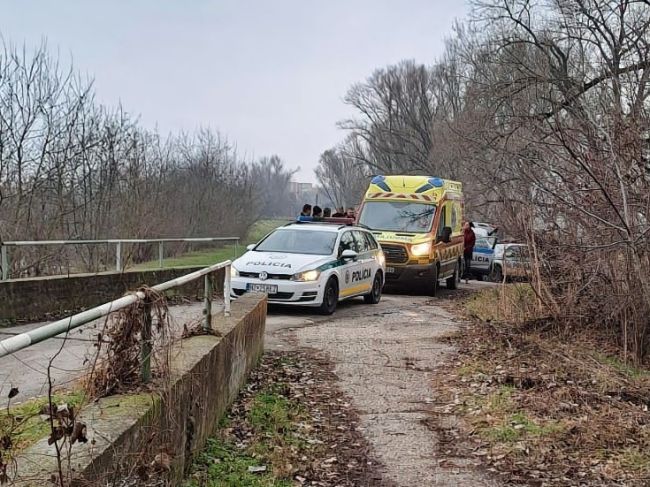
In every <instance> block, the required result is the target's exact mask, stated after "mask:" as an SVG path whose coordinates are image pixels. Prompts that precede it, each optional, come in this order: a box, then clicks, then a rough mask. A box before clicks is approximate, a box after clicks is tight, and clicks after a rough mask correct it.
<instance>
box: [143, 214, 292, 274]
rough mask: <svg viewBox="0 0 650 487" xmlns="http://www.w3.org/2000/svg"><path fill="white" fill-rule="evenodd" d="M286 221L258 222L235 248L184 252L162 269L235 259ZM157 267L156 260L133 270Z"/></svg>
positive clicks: (170, 260) (231, 246) (225, 246)
mask: <svg viewBox="0 0 650 487" xmlns="http://www.w3.org/2000/svg"><path fill="white" fill-rule="evenodd" d="M287 221H288V220H281V219H270V220H258V221H256V222H255V223H253V225H251V227H250V228H249V230H248V232H247V233H246V236H245V237H244V238H243V239H242V240H241V241H240V243H239V245H237V246H235V245H224V246H221V247H219V248H216V249H215V248H211V249H205V250H196V251H192V252H186V253H184V254H181V255H178V256H176V257H172V258H169V259H164V260H163V267H166V268H167V267H183V266H207V265H211V264H215V263H217V262H222V261H224V260H228V259H231V260H232V259H236V258H237V257H240V256H241V255H242V254H243V253H244V252H245V251H246V246H247V245H249V244H251V243H256V242H258V241H259V240H260V239H261V238H262V237H264V236H265V235H266V234H267V233H269V232H270V231H271V230H273V229H275V228H277V227H279V226H280V225H284V224H285V223H287ZM159 266H160V263H159V262H158V260H151V261H149V262H144V263H142V264H139V265H137V266H135V269H157V268H158V267H159Z"/></svg>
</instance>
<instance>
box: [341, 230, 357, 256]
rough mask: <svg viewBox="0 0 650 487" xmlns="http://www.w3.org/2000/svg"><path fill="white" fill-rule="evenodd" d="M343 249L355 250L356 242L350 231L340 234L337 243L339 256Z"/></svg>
mask: <svg viewBox="0 0 650 487" xmlns="http://www.w3.org/2000/svg"><path fill="white" fill-rule="evenodd" d="M344 250H354V251H355V252H357V244H356V242H355V241H354V237H353V236H352V232H345V233H344V234H343V235H341V243H340V244H339V256H340V255H341V254H342V253H343V251H344Z"/></svg>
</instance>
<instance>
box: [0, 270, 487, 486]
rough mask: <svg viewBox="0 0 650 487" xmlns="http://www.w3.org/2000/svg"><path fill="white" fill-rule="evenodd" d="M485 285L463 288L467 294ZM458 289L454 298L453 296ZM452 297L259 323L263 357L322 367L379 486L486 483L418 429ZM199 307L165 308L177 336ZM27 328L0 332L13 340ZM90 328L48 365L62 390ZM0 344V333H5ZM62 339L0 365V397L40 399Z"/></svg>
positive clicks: (347, 307) (392, 301)
mask: <svg viewBox="0 0 650 487" xmlns="http://www.w3.org/2000/svg"><path fill="white" fill-rule="evenodd" d="M485 285H489V284H487V283H479V282H473V283H470V284H469V285H465V284H463V285H462V286H461V288H462V289H465V290H468V289H476V288H479V287H482V286H485ZM462 289H461V292H462ZM452 296H453V294H452V293H451V292H448V291H446V290H444V289H442V290H441V294H440V296H439V297H438V298H428V297H423V296H399V295H384V296H383V298H382V301H381V302H380V303H379V304H378V305H374V306H373V305H365V304H364V303H363V301H362V300H360V299H357V300H352V301H349V302H345V303H341V304H340V307H339V309H338V310H337V312H336V314H334V315H333V316H330V317H325V316H319V315H315V314H313V313H312V312H311V311H310V310H309V309H308V308H306V309H287V308H281V309H271V310H270V312H269V317H268V320H267V333H266V348H267V349H268V350H275V351H281V350H296V349H315V350H318V351H321V352H324V353H325V354H326V356H327V357H329V359H330V360H331V362H332V364H333V367H334V372H335V374H336V376H337V377H338V380H339V386H340V387H339V388H340V390H341V391H342V394H344V395H345V396H346V397H347V399H349V400H350V401H351V403H352V405H353V407H354V408H355V409H356V410H357V411H358V413H359V416H360V419H361V423H360V426H361V429H362V433H363V434H364V436H365V437H366V438H367V439H368V440H369V442H370V444H371V446H372V448H373V449H374V451H375V455H376V457H377V458H378V459H379V460H380V461H381V462H382V463H383V464H384V466H385V467H384V469H385V470H384V471H383V472H382V474H383V476H384V477H385V480H386V481H388V482H392V483H394V484H396V485H400V486H415V485H427V486H429V485H431V486H433V485H468V486H481V485H493V484H491V483H490V482H488V481H486V480H485V479H483V478H481V477H479V476H477V474H475V473H474V472H473V470H472V469H471V468H469V467H468V466H467V465H466V464H465V463H464V461H463V460H461V459H458V460H457V461H456V460H455V461H453V462H449V459H448V458H447V459H446V461H445V462H444V463H443V462H439V461H438V460H437V459H436V446H437V445H436V441H437V440H436V434H435V432H434V431H431V430H430V429H428V428H427V425H426V424H427V421H426V420H427V419H428V411H429V410H430V408H431V406H432V403H433V399H434V398H433V391H432V389H431V379H432V377H433V374H435V370H436V367H437V366H438V365H439V363H440V362H441V360H442V359H443V358H444V357H445V355H446V354H448V353H449V352H450V351H451V350H450V348H449V345H448V344H447V343H446V342H445V340H442V339H441V338H443V337H444V336H445V335H447V334H449V333H452V332H454V331H456V330H457V329H458V323H457V322H456V321H455V318H454V316H453V315H452V314H451V313H450V312H449V311H446V309H449V306H445V307H443V306H441V305H444V304H447V305H448V304H450V297H452ZM201 312H202V305H201V303H195V304H192V305H186V306H174V307H172V308H171V315H172V317H173V321H174V323H176V325H175V326H176V328H177V329H178V328H182V323H184V322H188V321H192V320H198V319H200V318H201ZM32 326H35V325H26V326H23V327H15V328H13V329H7V328H5V329H2V330H0V338H2V337H3V334H6V333H16V332H22V331H24V329H25V328H26V327H32ZM93 332H95V330H94V328H93V327H92V326H90V327H87V328H85V329H83V330H82V331H78V332H75V333H74V334H73V335H72V337H71V339H69V340H68V342H67V343H66V346H65V347H64V348H63V352H62V353H61V354H60V355H59V356H58V357H57V359H56V360H55V361H54V368H53V376H54V378H55V381H56V384H57V385H59V386H61V385H65V384H66V383H67V382H69V381H71V380H74V379H75V378H76V377H77V376H78V375H79V370H80V369H81V367H82V363H83V360H84V357H86V356H88V355H89V354H90V353H92V342H93V338H92V334H93ZM5 336H6V335H5ZM60 347H61V340H48V341H46V342H43V343H41V344H39V345H36V346H34V347H31V348H28V349H26V350H24V351H22V352H20V353H18V354H16V356H13V357H5V358H3V359H0V389H1V391H0V397H2V398H3V401H4V398H5V397H6V392H5V391H8V390H9V388H10V387H12V386H18V387H19V389H20V391H21V393H20V396H19V397H17V398H16V400H25V399H26V398H29V397H31V396H34V395H39V394H43V393H44V392H45V391H46V386H45V384H46V382H47V381H46V369H47V364H48V362H49V359H50V358H51V357H52V356H54V355H55V354H56V353H57V352H58V351H59V348H60Z"/></svg>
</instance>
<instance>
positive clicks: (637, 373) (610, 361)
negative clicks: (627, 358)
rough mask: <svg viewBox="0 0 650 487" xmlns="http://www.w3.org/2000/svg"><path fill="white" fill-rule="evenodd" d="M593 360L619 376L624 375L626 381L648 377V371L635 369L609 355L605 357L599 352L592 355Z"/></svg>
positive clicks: (649, 375)
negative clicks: (607, 366) (614, 371)
mask: <svg viewBox="0 0 650 487" xmlns="http://www.w3.org/2000/svg"><path fill="white" fill-rule="evenodd" d="M593 355H594V358H595V359H596V360H598V361H599V362H600V363H601V364H604V365H609V366H610V367H612V368H613V369H614V370H616V371H617V372H619V373H620V374H621V375H624V376H625V377H627V378H628V379H633V380H637V379H643V378H647V377H650V371H649V370H647V369H643V368H640V367H636V366H635V365H633V364H630V363H627V362H624V361H623V360H621V359H620V358H618V357H612V356H611V355H605V354H602V353H599V352H596V353H594V354H593Z"/></svg>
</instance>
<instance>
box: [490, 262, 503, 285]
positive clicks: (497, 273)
mask: <svg viewBox="0 0 650 487" xmlns="http://www.w3.org/2000/svg"><path fill="white" fill-rule="evenodd" d="M490 277H491V281H492V282H501V281H503V271H502V270H501V266H500V265H497V266H495V267H494V268H493V269H492V272H491V273H490Z"/></svg>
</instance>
